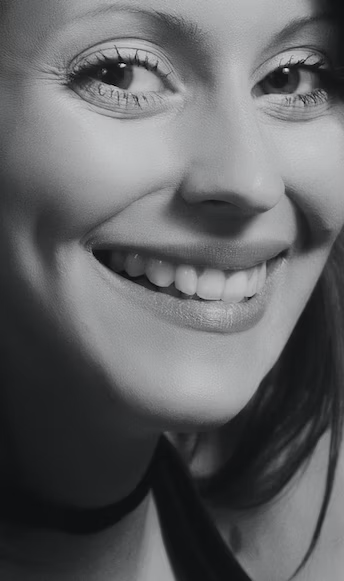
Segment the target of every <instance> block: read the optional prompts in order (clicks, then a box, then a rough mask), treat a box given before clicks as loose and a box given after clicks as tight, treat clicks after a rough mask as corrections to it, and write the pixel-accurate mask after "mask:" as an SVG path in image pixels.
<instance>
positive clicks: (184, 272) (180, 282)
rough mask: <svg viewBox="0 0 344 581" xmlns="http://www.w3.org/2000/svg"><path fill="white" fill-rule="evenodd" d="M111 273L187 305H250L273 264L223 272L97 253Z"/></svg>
mask: <svg viewBox="0 0 344 581" xmlns="http://www.w3.org/2000/svg"><path fill="white" fill-rule="evenodd" d="M93 255H94V257H95V258H96V259H97V260H98V262H100V263H101V264H102V265H103V266H105V267H106V268H107V269H108V270H110V271H112V272H113V273H115V274H117V275H119V276H121V277H122V278H124V279H126V280H129V281H131V282H133V283H134V284H137V285H139V286H142V287H144V288H146V289H147V290H150V291H152V292H155V293H162V294H164V295H169V296H171V297H174V298H176V299H180V300H187V301H201V302H206V301H221V302H223V303H226V304H236V303H245V302H249V301H250V300H251V299H252V298H253V297H255V296H256V295H257V294H258V293H260V292H261V291H262V289H263V288H264V286H265V283H266V279H267V276H268V269H269V265H270V263H271V260H267V261H263V262H260V263H259V264H257V265H255V266H253V267H251V268H246V269H235V270H220V269H218V268H213V267H211V266H203V267H202V266H199V265H192V264H178V263H177V262H173V261H168V260H161V259H159V258H154V257H149V256H145V255H144V254H141V253H137V252H123V251H119V250H117V249H115V250H114V249H104V248H102V249H94V250H93Z"/></svg>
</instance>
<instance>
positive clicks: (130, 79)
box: [84, 56, 165, 93]
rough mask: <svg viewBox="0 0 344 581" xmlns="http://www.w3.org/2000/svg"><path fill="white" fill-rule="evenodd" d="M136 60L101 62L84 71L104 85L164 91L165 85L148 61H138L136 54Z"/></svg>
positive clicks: (122, 88)
mask: <svg viewBox="0 0 344 581" xmlns="http://www.w3.org/2000/svg"><path fill="white" fill-rule="evenodd" d="M135 60H136V62H134V63H131V62H125V61H124V60H123V59H122V58H121V60H118V61H117V62H111V60H110V59H107V61H108V62H105V63H104V66H101V63H99V64H98V65H96V64H95V65H93V66H90V67H89V69H88V70H87V69H86V70H85V71H84V74H87V77H88V78H89V79H94V80H96V81H99V82H101V83H104V84H105V85H108V86H111V87H115V88H116V89H120V90H122V91H126V92H130V93H145V92H147V93H152V92H164V90H165V85H164V83H163V80H162V78H160V77H159V76H158V74H157V72H156V71H157V70H158V69H157V67H156V70H154V71H153V69H152V68H151V67H150V66H149V63H146V62H145V61H140V60H139V59H138V57H137V56H136V59H135Z"/></svg>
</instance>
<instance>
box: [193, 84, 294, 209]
mask: <svg viewBox="0 0 344 581" xmlns="http://www.w3.org/2000/svg"><path fill="white" fill-rule="evenodd" d="M199 122H200V127H199V129H200V131H201V135H199V136H198V138H197V139H196V143H195V145H194V156H193V166H192V169H191V172H190V175H189V177H188V179H187V184H188V185H187V186H186V188H184V197H185V198H186V199H187V201H189V202H190V203H192V202H194V203H196V202H200V201H206V200H222V201H224V202H228V203H231V204H233V205H234V206H237V207H240V208H241V209H242V210H243V211H245V212H249V213H255V212H265V211H268V210H269V209H271V208H272V207H274V206H275V205H276V204H277V203H278V201H279V199H280V197H281V195H282V193H283V192H284V184H283V181H282V178H281V176H280V175H279V173H278V170H277V167H276V164H275V163H274V159H273V156H272V150H271V149H270V147H269V146H268V143H267V135H266V134H265V133H264V132H263V131H262V129H261V127H260V126H259V122H258V119H257V115H256V110H255V105H254V102H253V100H252V97H251V96H250V95H249V98H246V99H242V98H241V97H240V95H237V98H236V99H235V98H234V96H233V93H232V95H231V98H229V99H227V100H226V102H225V103H221V104H218V105H217V106H216V107H213V108H212V110H211V113H209V112H207V113H206V115H205V116H204V117H203V119H201V118H200V119H199Z"/></svg>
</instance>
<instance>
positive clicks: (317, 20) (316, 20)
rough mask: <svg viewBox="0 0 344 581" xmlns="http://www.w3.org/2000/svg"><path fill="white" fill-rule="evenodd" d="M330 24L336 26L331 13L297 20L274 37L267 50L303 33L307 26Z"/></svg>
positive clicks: (289, 23)
mask: <svg viewBox="0 0 344 581" xmlns="http://www.w3.org/2000/svg"><path fill="white" fill-rule="evenodd" d="M324 23H328V24H331V25H334V24H335V17H334V15H333V14H331V13H330V12H321V13H319V14H315V15H313V16H304V17H301V18H295V19H294V20H292V21H291V22H288V24H287V25H286V26H284V27H283V28H282V29H281V30H279V31H278V32H277V33H276V34H274V35H273V37H272V38H271V40H269V43H268V46H267V49H268V50H269V49H271V48H272V47H274V46H276V45H279V44H282V43H283V42H284V41H285V40H287V39H288V38H291V37H293V36H295V35H296V34H298V33H299V32H301V30H302V29H303V28H306V27H307V26H315V25H316V24H324Z"/></svg>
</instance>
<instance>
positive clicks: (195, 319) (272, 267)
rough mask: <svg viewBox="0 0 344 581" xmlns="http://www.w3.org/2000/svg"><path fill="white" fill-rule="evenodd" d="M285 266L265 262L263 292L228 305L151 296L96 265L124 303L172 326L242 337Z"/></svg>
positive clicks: (279, 260)
mask: <svg viewBox="0 0 344 581" xmlns="http://www.w3.org/2000/svg"><path fill="white" fill-rule="evenodd" d="M285 263H286V258H285V257H283V256H278V257H277V258H274V259H273V260H271V261H270V262H268V264H267V278H266V283H265V285H264V287H263V289H262V291H261V292H260V293H258V294H256V295H255V296H254V297H253V298H251V299H250V300H249V301H247V302H244V303H230V304H227V303H224V302H223V301H197V300H187V299H178V298H175V297H172V296H169V295H165V294H163V293H160V292H154V291H151V290H148V289H146V288H144V287H143V286H141V285H139V284H136V283H135V282H132V281H130V280H127V279H125V278H123V277H122V276H120V275H118V274H115V273H113V272H112V271H110V270H108V269H107V268H106V267H104V266H102V265H101V264H100V263H99V262H98V261H97V264H98V265H99V266H100V267H101V268H102V271H105V273H107V274H108V276H109V278H110V280H111V285H112V288H113V289H114V290H115V291H116V292H117V293H118V294H119V295H122V296H123V298H124V299H125V300H127V301H128V300H129V301H130V302H132V303H133V304H134V305H139V306H140V307H142V308H143V309H145V310H147V311H149V312H150V313H152V315H153V316H155V317H158V318H159V319H163V320H165V321H168V322H170V323H172V324H174V325H177V326H180V327H184V328H189V329H194V330H196V331H203V332H204V331H206V332H208V333H224V334H230V333H241V332H243V331H247V330H249V329H252V328H253V327H255V326H256V325H257V324H258V323H259V321H260V320H261V319H262V318H263V316H264V314H265V312H266V310H267V308H268V305H269V302H270V300H271V297H272V295H273V293H274V290H275V287H276V283H277V280H278V279H279V275H280V273H281V271H282V270H284V268H283V267H284V265H285ZM105 273H104V272H103V274H105Z"/></svg>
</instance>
